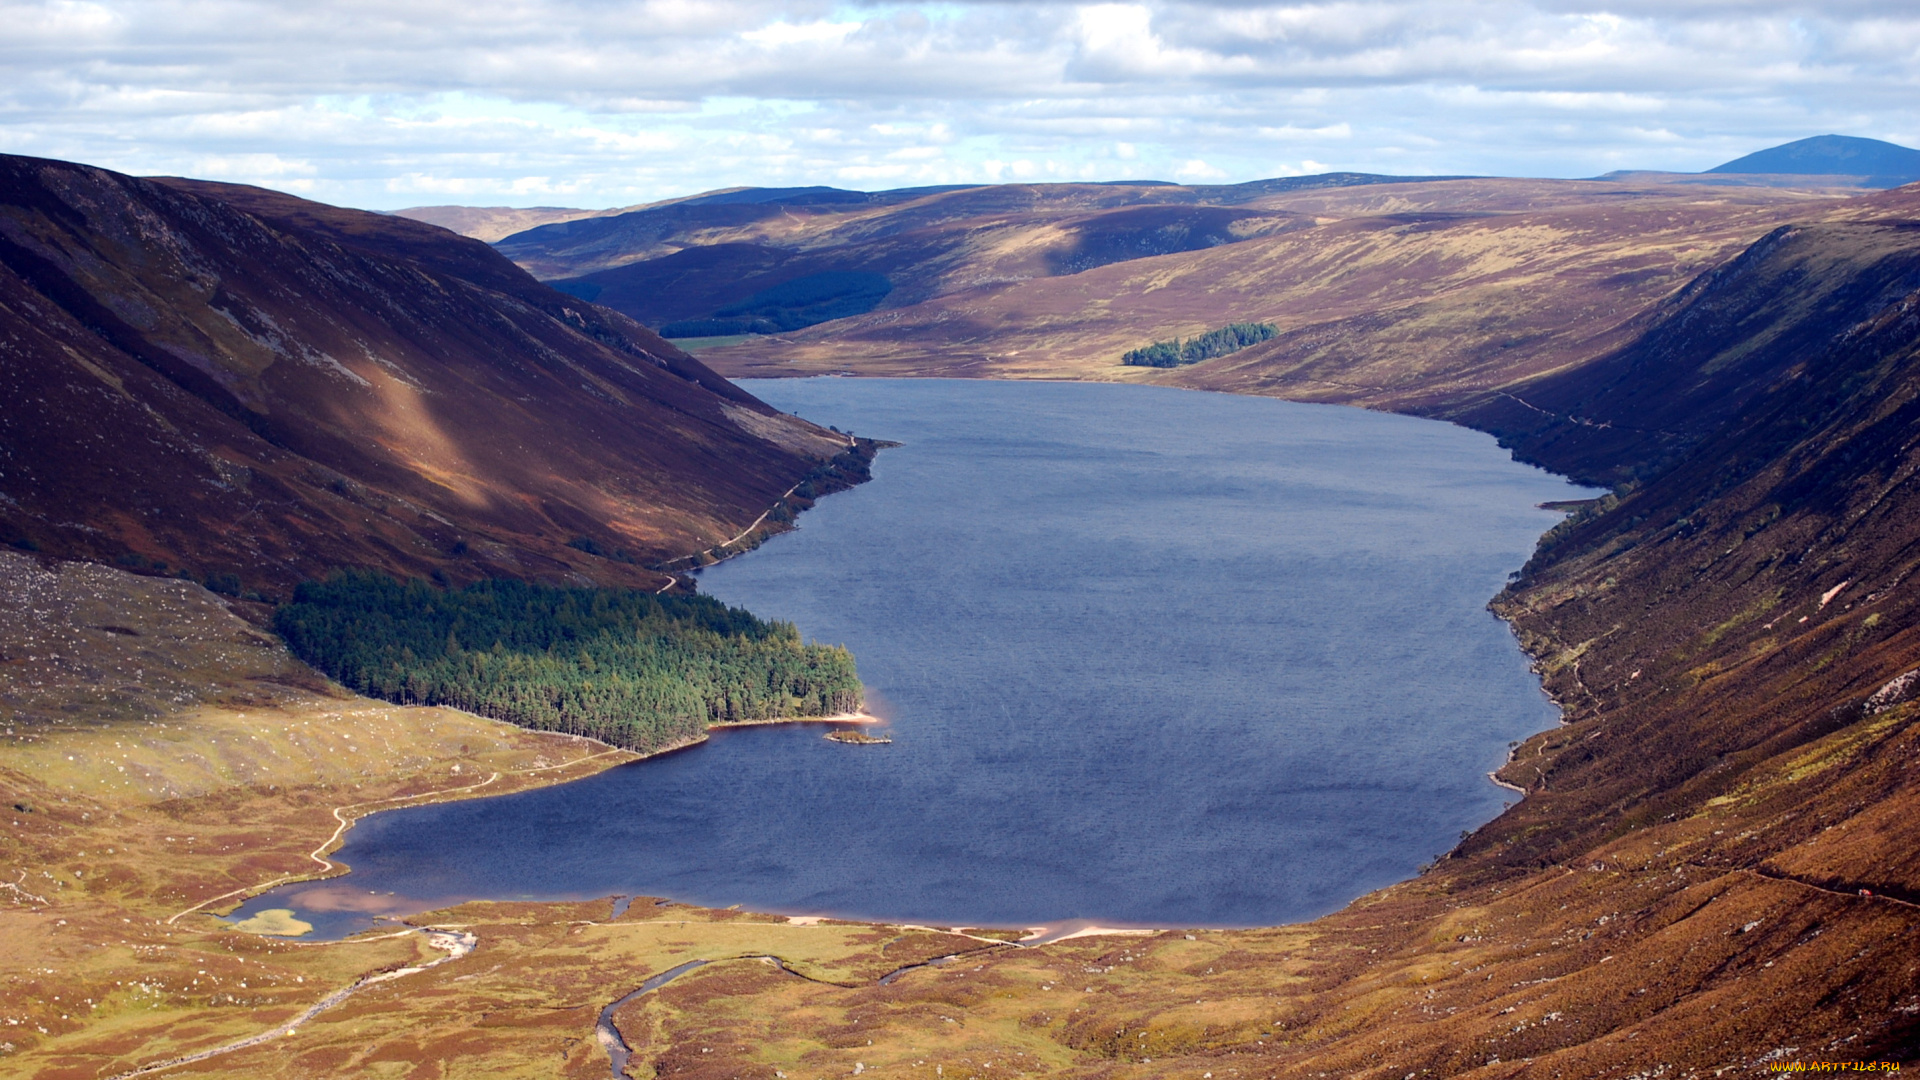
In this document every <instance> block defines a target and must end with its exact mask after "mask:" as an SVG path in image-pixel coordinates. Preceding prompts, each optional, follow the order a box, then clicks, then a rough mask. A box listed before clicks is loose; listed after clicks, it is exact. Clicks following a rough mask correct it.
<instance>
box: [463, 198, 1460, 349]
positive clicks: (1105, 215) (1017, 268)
mask: <svg viewBox="0 0 1920 1080" xmlns="http://www.w3.org/2000/svg"><path fill="white" fill-rule="evenodd" d="M1420 179H1422V178H1413V177H1386V176H1372V175H1366V174H1359V173H1331V174H1327V175H1324V176H1303V177H1288V178H1284V179H1276V180H1261V181H1255V182H1252V183H1247V184H1232V185H1200V186H1188V185H1179V184H1166V183H1145V182H1142V183H1111V184H1071V183H1069V184H995V185H987V186H979V187H943V188H903V189H900V190H895V191H879V192H871V193H867V192H856V191H841V190H838V189H834V188H794V189H785V190H779V189H754V188H749V189H744V190H739V191H731V192H719V193H714V194H709V195H701V196H695V197H693V198H689V199H682V200H677V201H674V202H670V203H663V204H659V205H655V206H650V207H643V208H636V209H633V210H630V211H627V212H622V213H615V214H606V215H598V216H596V217H594V218H592V219H588V220H576V221H569V222H563V223H556V224H553V225H549V226H545V227H541V228H534V229H529V230H528V231H526V232H523V233H519V234H516V235H513V236H509V237H507V238H506V239H504V240H501V241H500V242H499V244H498V246H499V248H500V250H501V251H503V252H505V253H506V254H508V255H509V256H511V257H512V258H513V259H514V260H515V261H517V262H518V263H520V265H522V266H524V267H526V268H527V269H528V270H530V271H532V272H533V273H535V274H536V275H538V276H540V277H542V278H544V279H548V280H551V281H553V282H554V284H555V285H556V286H557V287H558V288H560V289H562V290H564V291H566V292H569V293H572V294H575V295H578V296H582V297H585V298H588V299H591V300H594V301H595V302H597V303H601V304H605V305H607V306H609V307H611V308H614V309H615V310H617V311H621V312H623V313H625V314H628V315H631V316H633V317H634V318H636V319H639V320H641V321H642V322H644V323H646V324H647V325H648V326H651V327H653V328H655V329H663V328H674V327H676V326H677V325H678V324H683V323H696V322H697V321H701V320H711V319H714V318H715V317H716V316H718V317H721V318H724V317H725V316H726V314H727V313H726V311H725V309H727V308H728V307H729V306H733V305H738V304H740V303H741V302H742V301H744V300H747V299H748V298H749V297H751V296H752V295H753V294H755V293H758V292H762V291H764V290H768V289H775V288H779V287H781V286H783V285H787V284H788V283H794V282H807V281H809V280H811V281H813V282H815V283H817V282H819V281H820V280H821V275H833V274H849V273H857V274H867V275H878V276H881V277H885V278H886V279H887V281H888V288H887V289H886V290H885V297H884V301H881V300H879V299H878V298H875V299H874V300H873V301H871V302H869V303H868V304H866V305H864V306H860V307H857V308H854V309H851V310H846V311H838V310H836V311H831V312H823V313H821V314H820V315H819V316H818V317H814V318H812V319H810V320H809V321H810V322H820V321H825V320H826V319H829V318H840V317H842V316H844V315H848V314H860V313H864V312H866V311H869V310H872V309H873V308H874V307H875V306H878V307H879V308H880V309H881V310H882V311H890V310H892V309H896V308H903V307H907V306H910V305H914V304H918V303H921V302H922V301H925V300H929V299H932V298H934V297H938V296H944V295H947V294H949V293H954V292H958V291H962V290H967V289H973V288H978V287H980V286H982V285H992V284H1006V283H1010V282H1019V281H1026V280H1030V279H1033V278H1046V277H1057V276H1062V275H1069V274H1076V273H1080V272H1081V271H1084V270H1088V269H1092V268H1093V267H1097V266H1105V265H1109V264H1111V263H1116V262H1125V261H1128V260H1132V259H1140V258H1146V257H1149V256H1153V255H1164V254H1167V253H1169V252H1180V251H1198V250H1203V249H1206V248H1212V247H1219V246H1221V245H1226V244H1234V243H1239V242H1241V241H1244V240H1247V239H1250V238H1252V237H1256V236H1265V235H1269V234H1272V233H1276V232H1285V231H1288V230H1290V229H1296V228H1301V227H1305V226H1308V225H1311V224H1312V223H1313V222H1312V220H1311V219H1310V218H1307V217H1304V216H1302V215H1301V214H1298V213H1295V212H1291V211H1286V210H1276V209H1273V208H1271V207H1268V206H1265V205H1264V203H1265V202H1267V201H1270V200H1273V199H1276V198H1284V197H1286V196H1288V195H1297V194H1300V193H1307V192H1329V191H1345V190H1351V189H1356V188H1366V187H1372V186H1375V185H1381V184H1392V185H1394V186H1398V187H1406V186H1408V185H1409V184H1412V183H1415V182H1418V181H1419V180H1420ZM1427 179H1430V178H1427ZM792 328H794V327H790V326H782V327H779V329H792ZM763 329H770V328H763ZM726 330H727V328H726V327H715V328H711V330H710V331H709V332H726ZM670 332H671V333H673V334H676V335H682V336H694V335H695V334H697V333H699V332H700V328H699V327H698V326H697V325H693V326H686V327H682V328H680V329H671V330H670Z"/></svg>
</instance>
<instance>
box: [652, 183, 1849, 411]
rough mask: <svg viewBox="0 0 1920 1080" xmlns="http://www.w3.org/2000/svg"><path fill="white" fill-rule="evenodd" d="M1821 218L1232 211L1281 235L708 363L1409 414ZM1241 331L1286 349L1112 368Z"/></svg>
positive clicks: (1508, 374)
mask: <svg viewBox="0 0 1920 1080" xmlns="http://www.w3.org/2000/svg"><path fill="white" fill-rule="evenodd" d="M1823 201H1824V200H1821V199H1817V198H1814V197H1812V196H1809V195H1807V194H1805V193H1801V192H1794V191H1787V190H1780V189H1767V188H1739V189H1732V190H1730V191H1726V192H1719V191H1716V192H1713V193H1710V194H1708V193H1703V192H1702V191H1700V190H1699V189H1697V188H1689V187H1680V186H1673V185H1659V184H1653V185H1635V184H1614V183H1603V182H1593V181H1535V180H1457V181H1436V182H1430V183H1420V184H1379V185H1369V186H1365V187H1348V188H1339V189H1316V190H1306V191H1296V192H1283V193H1278V194H1274V195H1269V196H1263V197H1261V198H1259V199H1257V200H1254V201H1253V202H1250V203H1248V204H1245V206H1243V207H1240V208H1238V209H1241V210H1247V211H1251V210H1259V211H1261V212H1263V213H1268V214H1289V215H1296V217H1295V218H1294V219H1292V222H1291V224H1289V225H1288V226H1286V227H1285V228H1278V227H1276V228H1274V229H1271V230H1269V231H1267V232H1265V233H1262V234H1258V235H1250V236H1248V237H1247V238H1245V239H1242V240H1240V241H1239V242H1237V243H1233V244H1230V245H1218V246H1212V247H1202V248H1196V249H1195V250H1192V251H1185V252H1173V253H1166V254H1158V255H1154V256H1151V257H1144V258H1138V259H1131V260H1127V261H1120V262H1113V263H1109V264H1106V265H1100V266H1097V267H1094V268H1090V269H1084V270H1082V271H1081V272H1077V273H1073V274H1062V275H1055V276H1044V275H1039V274H1032V273H1029V274H1026V275H1024V276H1021V275H1006V276H1001V277H991V276H981V277H978V278H976V279H972V280H969V279H967V278H966V276H965V275H964V274H963V273H960V272H958V271H956V272H955V273H954V274H953V275H952V277H951V281H952V283H953V284H954V285H955V286H964V287H954V288H949V289H947V290H946V291H945V292H943V293H941V294H940V295H937V296H933V297H931V298H929V299H926V300H924V301H921V302H917V303H913V304H910V305H908V306H896V305H894V303H893V302H892V300H891V299H890V300H889V304H888V306H885V307H882V308H881V309H879V310H876V311H873V312H871V313H869V314H866V315H860V316H855V317H852V318H844V319H839V320H837V321H834V322H831V323H825V324H822V325H819V326H815V327H810V328H807V329H804V330H800V331H798V332H795V333H791V334H782V335H780V336H779V337H778V339H755V340H752V341H747V342H742V343H740V344H737V345H731V346H728V347H725V348H717V349H713V350H710V351H702V353H701V356H702V358H703V359H705V360H707V361H708V362H709V363H711V364H713V365H714V366H715V367H716V369H718V370H721V371H724V372H726V373H728V374H731V375H778V374H804V373H815V372H824V371H840V370H847V371H853V372H858V373H862V374H873V375H987V376H994V377H1006V378H1093V379H1140V378H1151V379H1153V380H1155V381H1169V382H1174V383H1177V384H1179V385H1187V386H1196V387H1203V388H1207V389H1218V390H1228V391H1233V392H1238V393H1264V394H1276V395H1279V396H1284V397H1290V398H1296V399H1307V400H1337V401H1359V402H1365V403H1367V404H1373V405H1383V406H1387V407H1392V408H1413V407H1419V406H1421V405H1422V404H1423V403H1425V402H1430V401H1437V400H1445V399H1452V398H1454V397H1456V396H1457V395H1458V394H1459V393H1461V392H1462V391H1469V390H1472V389H1475V388H1485V387H1490V386H1498V385H1501V384H1503V383H1506V382H1509V381H1512V380H1515V379H1520V378H1525V377H1528V376H1532V375H1536V374H1539V373H1542V372H1546V371H1552V370H1555V369H1557V368H1559V367H1562V366H1564V365H1566V364H1568V363H1570V362H1574V361H1576V360H1581V359H1587V358H1591V357H1593V356H1597V355H1600V354H1602V353H1604V352H1606V351H1607V350H1608V349H1610V348H1613V347H1615V346H1617V345H1620V344H1623V343H1625V342H1626V341H1629V340H1631V339H1632V337H1633V335H1634V334H1635V333H1636V331H1637V327H1638V325H1639V324H1638V323H1637V321H1636V320H1637V318H1638V317H1639V316H1640V315H1641V314H1642V313H1643V312H1644V311H1645V310H1646V309H1647V308H1648V307H1650V306H1651V305H1653V304H1654V303H1657V302H1658V301H1659V300H1661V299H1662V298H1664V297H1666V296H1667V295H1669V294H1671V293H1672V292H1673V291H1674V290H1676V289H1678V288H1680V287H1681V286H1682V285H1684V284H1685V283H1686V282H1687V281H1688V280H1690V279H1691V278H1693V277H1694V276H1695V275H1697V274H1699V273H1700V272H1701V271H1703V270H1705V269H1707V268H1709V267H1711V266H1714V265H1716V264H1717V263H1719V262H1720V261H1721V260H1723V259H1725V258H1727V257H1729V256H1731V255H1732V254H1734V253H1736V252H1738V251H1739V250H1740V249H1742V248H1744V247H1745V246H1747V245H1748V244H1751V243H1752V242H1753V241H1754V240H1756V239H1758V238H1759V237H1761V236H1763V235H1765V234H1766V233H1767V231H1768V230H1770V229H1773V228H1775V227H1777V226H1779V225H1780V224H1782V223H1784V222H1786V221H1790V220H1794V219H1795V218H1797V217H1805V216H1808V214H1809V213H1810V212H1811V213H1816V214H1817V213H1818V212H1819V211H1814V210H1812V209H1811V208H1812V207H1813V206H1818V205H1820V204H1821V203H1822V202H1823ZM1106 216H1109V217H1111V216H1113V215H1111V214H1109V215H1106ZM694 254H695V253H693V252H688V253H686V254H684V255H682V256H680V257H681V258H692V257H693V256H694ZM667 287H669V286H668V284H667V283H664V282H663V283H662V288H667ZM1250 321H1258V322H1269V323H1273V324H1275V325H1276V326H1278V327H1279V328H1280V330H1281V333H1280V336H1279V337H1277V338H1276V339H1275V340H1273V341H1270V342H1268V343H1266V344H1264V345H1262V346H1260V347H1258V348H1254V349H1248V350H1245V351H1243V352H1240V353H1235V354H1234V355H1233V356H1231V357H1223V358H1220V359H1218V360H1214V361H1210V362H1208V363H1205V364H1201V365H1198V366H1196V367H1193V368H1188V369H1182V370H1180V371H1178V372H1175V373H1170V374H1159V375H1152V376H1149V375H1146V374H1145V373H1143V372H1142V371H1141V370H1140V369H1133V368H1125V367H1122V366H1121V365H1120V358H1121V356H1122V354H1124V353H1125V352H1126V351H1128V350H1129V349H1134V348H1138V347H1140V346H1142V345H1145V344H1147V343H1149V342H1152V341H1158V340H1165V339H1167V338H1171V337H1176V336H1181V337H1184V336H1189V335H1192V334H1194V333H1198V332H1201V331H1204V330H1208V329H1211V328H1213V327H1216V326H1222V325H1225V324H1227V323H1232V322H1250Z"/></svg>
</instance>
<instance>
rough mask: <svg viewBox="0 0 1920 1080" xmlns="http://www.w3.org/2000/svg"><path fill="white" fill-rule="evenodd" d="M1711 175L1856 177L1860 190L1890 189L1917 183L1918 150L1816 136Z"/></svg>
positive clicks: (1729, 164) (1739, 161) (1723, 167)
mask: <svg viewBox="0 0 1920 1080" xmlns="http://www.w3.org/2000/svg"><path fill="white" fill-rule="evenodd" d="M1707 172H1710V173H1748V174H1751V173H1770V174H1775V175H1788V176H1857V177H1861V178H1863V180H1862V186H1864V187H1879V188H1890V187H1899V186H1900V185H1902V184H1911V183H1913V182H1914V181H1916V180H1920V150H1913V149H1909V148H1908V147H1905V146H1900V145H1898V144H1897V143H1890V142H1882V141H1881V140H1879V139H1860V138H1855V137H1853V136H1851V135H1815V136H1814V137H1813V138H1811V139H1801V140H1799V141H1798V142H1790V143H1787V144H1785V145H1782V146H1775V147H1772V148H1770V149H1767V150H1758V151H1755V152H1754V153H1751V154H1748V155H1747V156H1745V157H1742V158H1735V159H1734V160H1732V161H1729V162H1727V163H1726V164H1725V165H1716V166H1714V167H1713V168H1711V169H1708V170H1707Z"/></svg>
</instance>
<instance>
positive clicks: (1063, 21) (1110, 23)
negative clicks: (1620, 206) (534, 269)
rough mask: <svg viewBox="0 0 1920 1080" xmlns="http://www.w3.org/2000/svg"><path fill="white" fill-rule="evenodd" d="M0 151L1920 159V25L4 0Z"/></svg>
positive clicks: (511, 167) (790, 3)
mask: <svg viewBox="0 0 1920 1080" xmlns="http://www.w3.org/2000/svg"><path fill="white" fill-rule="evenodd" d="M0 28H4V29H0V65H3V66H4V69H5V77H4V80H0V152H6V153H15V154H32V155H38V156H42V157H53V158H62V159H66V160H74V161H84V162H88V163H91V164H95V165H100V166H104V167H106V168H111V169H117V170H120V171H123V172H130V173H135V174H138V175H156V174H168V175H187V176H196V177H203V178H207V179H215V180H229V181H238V182H245V183H254V184H261V185H264V186H267V187H273V188H278V189H281V190H285V191H291V192H294V193H297V194H300V195H305V196H307V197H310V198H316V199H321V200H323V201H327V202H332V203H338V204H342V205H349V206H358V207H364V208H368V209H397V208H401V207H407V206H420V205H433V204H447V203H457V204H467V205H498V206H584V207H605V206H626V205H633V204H636V203H643V202H648V201H652V200H655V199H661V198H667V197H672V196H676V195H685V194H691V193H693V192H698V191H705V190H710V189H713V188H721V187H733V186H739V185H763V186H789V185H804V184H831V185H834V186H838V187H849V188H859V189H865V190H876V189H880V188H888V187H905V186H915V185H922V184H961V183H984V182H993V181H1002V182H1004V181H1018V180H1027V181H1044V180H1120V179H1159V180H1175V181H1188V182H1208V183H1213V182H1237V181H1243V180H1253V179H1259V178H1263V177H1272V176H1290V175H1300V174H1306V173H1317V172H1328V171H1335V170H1353V171H1362V172H1379V173H1393V174H1400V175H1434V174H1475V175H1508V176H1552V177H1577V176H1594V175H1598V174H1600V173H1604V172H1608V171H1610V170H1614V169H1667V170H1677V171H1697V170H1701V169H1705V168H1708V167H1711V166H1713V165H1717V164H1719V163H1721V162H1723V161H1727V160H1730V159H1732V158H1735V157H1738V156H1740V155H1742V154H1745V153H1748V152H1750V151H1753V150H1757V149H1761V148H1763V147H1767V146H1772V145H1776V144H1778V143H1782V142H1787V141H1790V140H1792V139H1797V138H1803V137H1805V136H1808V135H1819V134H1826V133H1830V132H1831V133H1837V134H1844V135H1860V136H1867V137H1871V138H1880V139H1887V140H1889V141H1893V142H1898V143H1902V144H1904V145H1908V146H1920V106H1917V105H1916V103H1920V3H1917V2H1915V0H1827V2H1825V3H1821V4H1817V5H1815V4H1800V3H1771V2H1766V0H1621V2H1618V3H1611V4H1606V5H1601V4H1599V3H1596V2H1585V0H1505V2H1503V0H1461V2H1457V3H1408V2H1401V0H1336V2H1331V3H1299V4H1296V3H1261V2H1258V0H1214V2H1184V3H1169V2H1147V3H1126V2H1121V3H1056V2H1045V0H1018V2H999V3H985V2H973V0H967V2H940V3H911V2H908V3H888V2H875V3H855V4H848V3H837V2H833V0H341V2H333V3H328V2H324V0H308V2H268V0H192V2H188V0H99V2H88V0H32V2H22V0H0Z"/></svg>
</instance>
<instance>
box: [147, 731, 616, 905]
mask: <svg viewBox="0 0 1920 1080" xmlns="http://www.w3.org/2000/svg"><path fill="white" fill-rule="evenodd" d="M575 737H576V738H579V737H580V736H575ZM602 745H604V744H602ZM628 753H632V751H630V750H621V749H619V748H617V747H609V748H607V749H605V750H602V751H600V752H599V753H597V754H588V755H587V756H586V757H578V758H574V759H573V760H571V761H563V762H560V763H559V764H557V765H542V766H540V767H539V768H537V769H515V770H510V771H508V772H496V773H494V774H493V775H491V776H489V777H487V778H486V779H485V780H482V781H480V782H479V783H477V784H468V785H466V786H465V787H457V788H443V789H441V790H439V791H423V792H420V793H418V794H415V795H393V796H389V797H387V798H384V799H369V800H367V801H366V802H357V803H347V804H346V805H344V806H336V807H334V808H333V819H334V820H335V821H338V822H339V823H340V824H339V825H338V826H337V827H335V828H334V830H333V835H332V836H329V837H327V839H326V841H325V842H324V843H322V844H321V845H320V846H319V847H317V848H314V849H313V850H312V851H309V852H307V858H309V859H312V860H313V861H314V862H316V863H318V864H319V865H320V874H322V875H325V874H331V873H333V872H334V871H335V870H337V869H339V864H338V863H336V862H334V861H333V860H332V859H329V858H327V857H326V853H327V852H328V851H330V850H332V848H333V845H334V844H336V843H337V842H339V840H340V837H341V836H343V835H345V834H346V831H347V830H348V829H349V828H351V827H352V826H353V823H354V822H355V821H358V820H359V819H360V818H361V817H364V816H365V815H363V814H355V815H353V816H348V815H349V813H350V812H351V811H354V810H359V809H362V808H364V807H369V806H382V805H384V804H392V805H391V806H389V807H388V808H389V809H398V808H399V806H400V805H401V804H403V803H409V802H414V801H416V800H420V799H443V798H447V797H449V796H456V795H460V794H462V793H464V792H469V791H478V790H479V789H481V788H483V787H486V786H487V785H489V784H492V783H493V782H494V781H496V780H498V779H500V778H501V777H502V776H526V775H531V774H533V773H542V772H551V771H552V770H554V769H564V768H568V767H570V766H573V765H579V764H581V763H582V762H587V761H593V760H596V759H598V758H603V757H606V756H607V755H609V754H628ZM315 876H316V875H314V874H312V873H306V874H301V873H292V874H282V875H280V876H279V877H277V878H274V879H273V880H272V881H266V882H262V883H260V884H258V885H247V886H244V887H242V888H238V889H234V890H232V891H230V892H224V893H221V894H220V895H219V896H212V897H208V898H207V899H205V900H202V901H200V902H199V903H197V904H195V905H193V906H192V907H190V908H185V909H183V910H181V911H176V912H174V913H173V914H172V915H169V916H167V920H166V924H167V925H168V926H172V925H173V924H174V923H175V922H176V921H178V920H179V919H180V918H181V917H182V916H186V915H191V914H193V913H194V912H196V911H199V910H200V909H201V908H204V907H207V906H209V905H211V904H217V903H219V902H220V901H222V900H229V899H232V898H233V897H236V896H239V897H247V896H251V895H253V894H255V893H262V892H265V891H267V890H268V889H271V888H273V887H274V886H276V885H284V884H286V883H287V882H289V881H297V880H306V879H309V878H313V877H315Z"/></svg>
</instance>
